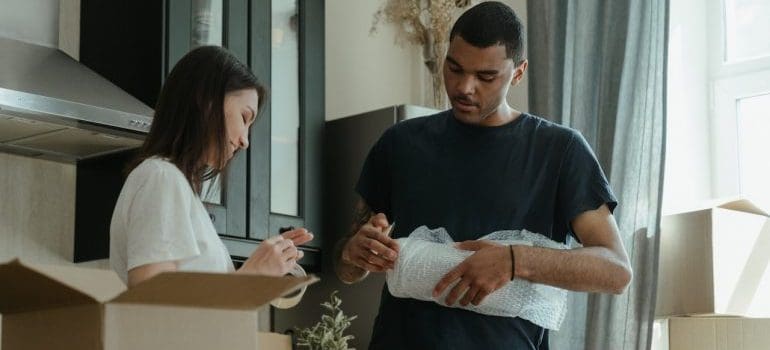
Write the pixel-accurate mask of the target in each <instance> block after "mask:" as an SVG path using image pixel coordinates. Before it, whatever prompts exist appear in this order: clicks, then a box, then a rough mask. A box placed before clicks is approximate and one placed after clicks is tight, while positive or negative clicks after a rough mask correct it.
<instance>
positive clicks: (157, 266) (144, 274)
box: [128, 261, 177, 288]
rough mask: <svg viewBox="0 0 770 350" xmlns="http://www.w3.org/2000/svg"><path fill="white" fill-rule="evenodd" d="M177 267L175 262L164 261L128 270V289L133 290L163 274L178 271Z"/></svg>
mask: <svg viewBox="0 0 770 350" xmlns="http://www.w3.org/2000/svg"><path fill="white" fill-rule="evenodd" d="M176 270H177V265H176V262H174V261H164V262H159V263H152V264H146V265H142V266H137V267H135V268H133V269H131V270H128V287H129V288H131V287H133V286H135V285H137V284H139V283H141V282H144V281H146V280H148V279H150V278H152V277H155V275H157V274H159V273H161V272H169V271H176Z"/></svg>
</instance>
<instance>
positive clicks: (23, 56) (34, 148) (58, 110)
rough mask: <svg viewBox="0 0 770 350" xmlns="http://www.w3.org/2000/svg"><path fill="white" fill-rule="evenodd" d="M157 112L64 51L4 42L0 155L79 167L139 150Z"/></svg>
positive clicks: (1, 46) (0, 45)
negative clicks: (83, 162) (85, 161)
mask: <svg viewBox="0 0 770 350" xmlns="http://www.w3.org/2000/svg"><path fill="white" fill-rule="evenodd" d="M152 113H153V110H152V108H150V107H148V106H146V105H145V104H144V103H142V102H141V101H139V100H138V99H136V98H134V97H133V96H131V95H129V94H128V93H126V92H125V91H123V90H121V89H120V88H119V87H117V86H115V85H114V84H112V83H110V82H109V81H108V80H106V79H105V78H103V77H101V76H99V75H98V74H96V73H95V72H93V71H91V70H90V69H88V68H87V67H85V66H84V65H82V64H80V63H79V62H77V61H75V60H74V59H72V58H71V57H69V56H68V55H66V54H64V53H63V52H61V51H59V50H57V49H52V48H48V47H43V46H38V45H33V44H28V43H24V42H20V41H16V40H12V39H7V38H0V151H3V152H10V153H16V154H21V155H25V156H30V157H40V158H45V159H51V160H57V161H65V162H77V161H79V160H82V159H87V158H93V157H98V156H101V155H106V154H110V153H115V152H121V151H124V150H128V149H132V148H136V147H139V146H140V145H141V143H142V140H143V138H144V135H145V134H146V133H147V132H148V131H149V128H150V124H151V123H152Z"/></svg>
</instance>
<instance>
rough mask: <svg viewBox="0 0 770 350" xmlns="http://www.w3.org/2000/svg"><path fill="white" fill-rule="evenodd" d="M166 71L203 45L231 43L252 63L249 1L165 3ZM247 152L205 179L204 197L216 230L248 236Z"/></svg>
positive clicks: (188, 0) (235, 50) (232, 50)
mask: <svg viewBox="0 0 770 350" xmlns="http://www.w3.org/2000/svg"><path fill="white" fill-rule="evenodd" d="M167 6H168V8H167V14H168V16H169V20H168V27H167V30H168V34H167V35H168V41H167V46H166V50H167V55H166V57H167V63H166V75H167V74H168V73H169V72H170V71H171V69H173V67H174V64H176V62H177V61H179V59H181V58H182V56H184V55H185V54H186V53H187V52H189V51H190V50H192V49H194V48H196V47H199V46H205V45H216V46H224V47H227V48H228V49H229V50H230V51H231V52H233V53H234V54H235V55H236V57H238V59H240V60H241V61H243V62H248V57H247V50H246V47H248V42H247V37H248V15H247V12H248V11H247V9H248V2H247V0H228V1H225V0H187V1H168V2H167ZM246 162H247V156H246V152H237V153H236V155H235V157H233V159H232V160H230V162H229V164H228V169H227V170H226V171H225V172H223V173H221V174H219V175H217V176H215V177H214V178H212V179H210V180H207V181H204V183H203V184H202V188H201V200H202V201H203V202H204V204H205V206H206V210H207V211H208V212H209V216H210V217H211V219H212V221H213V223H214V227H215V228H216V230H217V233H219V234H221V235H229V236H235V237H246V221H247V219H246V201H247V199H246V196H247V194H246V188H247V186H246V171H247V170H246Z"/></svg>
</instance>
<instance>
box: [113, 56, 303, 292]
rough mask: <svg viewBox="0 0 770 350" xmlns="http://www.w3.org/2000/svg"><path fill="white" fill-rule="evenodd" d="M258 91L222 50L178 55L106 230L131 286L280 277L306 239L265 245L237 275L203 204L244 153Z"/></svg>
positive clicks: (261, 97) (296, 235)
mask: <svg viewBox="0 0 770 350" xmlns="http://www.w3.org/2000/svg"><path fill="white" fill-rule="evenodd" d="M265 94H266V91H265V88H264V87H263V86H262V85H260V83H259V82H258V81H257V78H256V77H255V76H254V75H253V74H252V73H251V71H250V70H249V68H248V67H246V66H245V65H243V64H242V63H240V62H239V61H238V60H237V59H236V58H235V57H234V56H233V55H232V54H230V53H229V52H228V51H227V50H225V49H223V48H221V47H215V46H204V47H199V48H197V49H195V50H193V51H191V52H190V53H188V54H187V55H185V56H184V57H183V58H182V59H181V60H180V61H179V62H178V63H177V64H176V66H175V67H174V69H173V70H172V71H171V74H169V76H168V79H167V80H166V83H165V84H164V86H163V90H162V91H161V93H160V97H159V99H158V104H157V106H156V108H155V116H154V119H153V123H152V128H151V129H150V133H149V134H148V135H147V139H146V140H145V142H144V145H143V146H142V148H141V151H140V152H139V155H138V156H137V159H136V161H135V162H134V163H133V164H132V166H131V168H132V170H131V172H130V174H129V175H128V178H127V179H126V183H125V185H124V186H123V189H122V190H121V192H120V197H119V198H118V202H117V204H116V206H115V211H114V212H113V215H112V222H111V225H110V265H111V266H112V268H113V269H114V270H115V271H116V272H117V273H118V275H119V276H120V277H121V278H122V279H123V281H124V282H126V283H127V284H128V286H129V287H131V286H134V285H136V284H138V283H140V282H142V281H144V280H147V279H149V278H150V277H152V276H155V275H157V274H158V273H161V272H166V271H177V270H185V271H210V272H236V273H254V274H263V275H273V276H282V275H285V274H286V273H287V272H289V271H290V270H291V269H292V268H293V267H294V266H295V264H296V261H297V260H298V259H300V258H302V252H301V251H299V250H297V248H296V246H297V245H300V244H303V243H305V242H307V241H309V240H311V239H312V237H313V236H312V234H310V233H309V232H308V231H307V230H305V229H303V228H300V229H295V230H292V231H289V232H286V233H284V234H282V235H278V236H275V237H272V238H270V239H268V240H265V241H263V242H262V243H261V244H260V245H259V247H258V248H257V249H256V250H255V251H254V252H253V253H252V255H251V256H250V257H249V259H248V260H246V262H245V263H244V264H243V266H241V268H240V269H238V270H237V271H235V269H234V267H233V263H232V261H231V260H230V257H229V253H228V252H227V248H226V247H225V246H224V244H223V243H222V241H221V240H220V239H219V237H218V236H217V232H216V230H215V229H214V225H213V224H212V222H211V219H210V218H209V215H208V213H207V212H206V210H205V208H204V207H203V203H202V202H201V199H200V191H201V184H202V182H203V181H205V180H207V179H210V178H211V177H213V176H214V175H216V174H218V173H220V172H221V171H222V170H223V169H224V168H225V166H226V165H227V163H228V161H229V160H230V159H231V158H232V157H233V155H234V154H235V152H237V151H239V150H241V149H245V148H247V147H248V146H249V127H250V126H251V125H252V124H253V123H254V121H255V120H256V118H257V115H258V113H259V111H260V110H261V108H262V106H263V105H264V102H265Z"/></svg>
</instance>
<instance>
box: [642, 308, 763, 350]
mask: <svg viewBox="0 0 770 350" xmlns="http://www.w3.org/2000/svg"><path fill="white" fill-rule="evenodd" d="M659 322H660V324H661V325H662V328H664V332H663V334H664V337H663V338H662V339H660V341H659V344H658V345H657V346H658V347H655V345H654V347H653V348H652V350H767V349H769V348H770V319H767V318H742V317H700V316H699V317H672V318H669V319H666V320H659ZM666 336H667V337H666ZM666 338H667V339H666Z"/></svg>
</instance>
